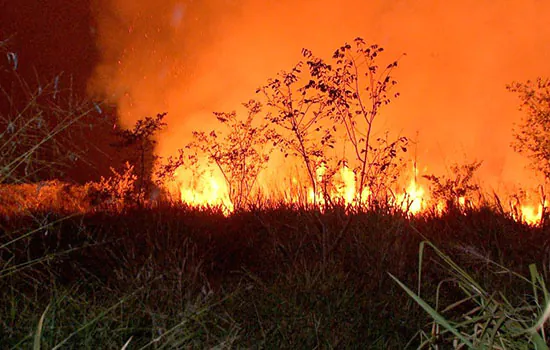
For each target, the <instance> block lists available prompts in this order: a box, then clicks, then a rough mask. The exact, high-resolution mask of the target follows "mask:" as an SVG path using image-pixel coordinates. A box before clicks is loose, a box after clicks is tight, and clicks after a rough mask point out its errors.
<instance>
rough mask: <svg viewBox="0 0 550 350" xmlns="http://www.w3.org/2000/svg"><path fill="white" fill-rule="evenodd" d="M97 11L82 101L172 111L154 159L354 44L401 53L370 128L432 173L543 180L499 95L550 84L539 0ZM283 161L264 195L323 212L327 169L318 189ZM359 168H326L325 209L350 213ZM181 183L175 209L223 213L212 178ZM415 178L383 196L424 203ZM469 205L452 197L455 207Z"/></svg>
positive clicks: (116, 2) (224, 4)
mask: <svg viewBox="0 0 550 350" xmlns="http://www.w3.org/2000/svg"><path fill="white" fill-rule="evenodd" d="M94 6H95V8H94V10H95V14H96V21H97V24H98V28H97V33H98V38H97V45H98V48H99V50H100V52H101V59H100V64H99V65H98V66H97V67H96V70H95V72H94V76H93V78H92V79H91V80H90V83H89V90H90V93H91V94H94V95H97V96H100V97H103V98H106V99H108V100H109V101H110V102H112V103H115V104H116V105H117V107H118V113H119V115H120V119H121V124H122V126H129V125H132V124H133V123H134V122H135V121H136V120H137V119H139V118H142V117H144V116H146V115H155V114H156V113H159V112H167V119H166V122H167V123H168V129H167V130H166V132H165V133H163V134H162V135H161V137H160V138H159V140H158V141H159V142H158V149H157V153H158V154H159V155H161V156H169V155H173V154H175V153H176V151H177V150H178V149H179V148H182V147H184V146H185V145H186V144H187V143H188V142H189V141H190V140H191V131H193V130H206V131H210V130H211V129H213V128H216V127H217V124H216V118H215V117H214V116H212V112H214V111H232V110H235V109H238V108H239V106H240V104H241V102H242V101H248V100H249V99H250V98H255V97H256V96H257V95H255V90H256V88H257V87H258V86H261V85H263V84H265V82H266V80H267V79H268V78H273V77H274V76H275V74H276V73H277V72H278V71H280V70H283V69H286V70H288V69H290V68H291V67H292V66H293V65H294V64H295V63H296V62H297V61H298V60H299V59H300V52H301V49H302V48H304V47H305V48H308V49H311V50H312V51H313V52H314V53H315V54H316V55H318V56H320V57H324V58H330V57H331V55H332V53H333V52H334V49H335V48H337V47H339V46H340V45H342V44H343V43H345V42H351V41H352V40H353V38H355V37H357V36H360V37H363V38H364V39H365V40H366V41H367V42H368V43H377V44H380V45H381V46H383V47H384V48H385V49H386V52H384V55H385V56H384V57H386V58H387V59H388V60H393V59H397V58H399V57H400V55H401V54H402V53H403V52H405V53H407V56H406V57H403V59H402V60H401V61H400V63H399V69H398V70H397V71H396V76H395V77H396V79H397V80H398V82H399V84H398V85H397V90H396V91H398V92H399V93H400V94H401V97H400V98H399V99H397V100H395V101H392V102H391V104H390V105H389V106H388V107H387V108H386V109H384V112H383V116H382V120H381V121H382V123H380V124H379V125H380V126H379V129H377V130H375V132H383V131H386V129H389V131H390V132H392V133H394V134H397V133H398V134H402V135H405V136H412V135H415V134H416V133H417V132H418V141H419V145H418V147H417V149H418V154H417V155H416V156H418V158H419V159H421V161H422V163H423V164H426V165H428V166H429V168H430V171H432V172H433V173H434V174H442V173H444V172H445V170H446V164H452V163H455V162H461V161H462V160H464V158H467V159H480V160H483V166H482V167H481V168H480V170H479V174H478V176H479V178H480V179H481V181H482V183H483V185H484V186H485V187H486V188H498V189H509V188H512V187H514V186H516V185H517V184H521V185H522V186H526V187H528V188H531V187H535V186H536V184H538V179H537V178H536V177H535V176H533V175H532V173H531V171H530V170H526V168H525V165H526V161H525V159H524V158H522V157H521V156H520V155H518V154H516V153H514V151H513V150H512V149H511V148H510V147H509V145H510V143H511V141H512V139H513V137H512V126H513V124H514V123H515V122H517V121H518V120H519V118H520V117H521V115H522V114H521V112H519V111H518V109H517V105H518V101H517V97H516V96H514V95H513V94H511V93H509V92H507V91H506V89H505V88H504V87H505V85H506V84H508V83H510V82H512V81H524V80H527V79H533V78H534V77H537V76H550V65H548V62H549V60H550V46H549V45H547V41H548V38H549V37H550V26H548V25H547V22H548V18H550V2H548V1H539V0H509V1H478V0H449V1H438V0H420V1H415V2H406V1H397V0H373V1H361V0H342V1H340V2H338V3H336V2H333V1H329V0H298V1H291V0H281V1H255V0H243V1H231V2H230V1H221V0H220V1H216V0H214V1H209V2H202V1H186V0H167V1H163V2H162V4H161V5H159V2H158V1H152V0H151V1H148V0H145V1H140V2H135V1H131V0H112V1H106V0H99V1H96V2H94ZM384 62H386V61H384ZM347 152H348V153H349V150H348V151H347ZM337 156H340V155H337ZM345 156H347V157H349V154H345ZM291 162H292V161H290V158H289V159H288V160H287V159H286V158H285V159H276V158H275V157H274V158H273V159H271V160H270V162H269V170H272V172H271V173H270V175H269V176H267V175H265V174H262V175H261V179H260V180H261V184H262V185H261V191H260V192H265V193H263V194H264V195H265V196H267V197H270V196H273V197H276V198H275V199H279V197H280V198H281V199H283V200H285V201H287V202H309V203H312V202H313V201H314V198H315V199H316V200H317V202H318V203H320V204H323V201H324V200H325V199H324V198H323V192H322V191H323V189H322V188H321V187H322V186H321V184H322V183H323V181H324V180H325V179H327V176H329V175H328V171H327V165H326V164H323V165H322V166H320V167H318V168H317V169H315V173H314V176H315V177H316V179H315V180H316V185H319V186H316V187H317V188H316V191H317V193H314V190H313V188H311V185H310V181H308V180H309V179H308V177H307V176H306V175H305V172H303V173H300V174H291V173H289V172H285V173H283V170H284V169H288V168H290V165H289V164H288V163H291ZM294 165H297V164H294ZM285 166H286V167H285ZM332 166H333V165H332ZM354 166H355V165H350V167H348V166H342V167H339V168H338V169H335V170H336V173H335V174H334V176H333V178H332V179H330V184H329V185H330V186H327V191H328V192H329V193H328V194H327V195H329V196H330V198H331V200H334V201H337V202H341V203H344V204H347V205H350V204H357V203H356V202H357V200H358V197H359V196H358V193H357V187H358V184H357V181H358V180H357V177H356V176H357V174H356V173H354V172H353V170H352V168H353V167H354ZM302 171H303V170H302ZM176 177H177V181H178V183H179V185H178V186H176V187H178V191H179V192H180V195H181V200H182V201H184V202H186V203H189V204H192V205H222V206H224V207H225V208H228V209H227V210H232V208H233V206H232V204H231V201H230V198H229V193H228V192H229V190H228V188H227V184H226V182H225V180H224V178H223V176H222V175H220V174H218V173H217V172H215V171H208V172H204V173H202V174H194V173H192V172H190V171H188V170H185V171H184V170H181V169H180V170H179V171H178V174H177V176H176ZM420 182H421V181H419V180H418V176H417V171H416V170H414V171H413V174H403V179H402V180H401V181H400V182H399V183H398V184H397V185H396V186H397V190H396V189H395V188H394V189H393V190H395V191H393V192H392V194H394V195H395V197H394V198H395V200H396V201H397V202H398V204H397V205H400V206H404V208H405V209H406V210H408V212H410V213H421V212H423V211H424V210H426V209H427V208H428V206H429V205H428V203H429V200H430V194H429V193H428V191H427V190H426V189H425V188H424V187H423V184H422V183H420ZM258 187H260V186H258ZM373 191H375V190H374V189H373ZM372 195H373V194H372V193H371V189H369V188H368V187H367V188H364V189H363V193H362V194H361V196H360V197H361V198H362V199H361V200H362V201H363V202H364V203H367V202H368V199H369V198H370V197H371V196H372ZM376 195H378V193H377V194H376ZM472 201H473V200H472V199H471V198H465V197H461V198H458V204H459V205H460V206H462V207H463V206H465V205H466V204H467V203H468V204H469V203H471V202H472ZM433 206H434V207H436V208H440V209H442V208H444V204H442V203H436V204H433ZM518 210H520V211H521V213H522V217H523V220H524V221H526V222H536V220H537V217H540V211H541V208H538V209H537V206H536V205H535V206H525V207H521V209H518ZM538 220H540V219H538Z"/></svg>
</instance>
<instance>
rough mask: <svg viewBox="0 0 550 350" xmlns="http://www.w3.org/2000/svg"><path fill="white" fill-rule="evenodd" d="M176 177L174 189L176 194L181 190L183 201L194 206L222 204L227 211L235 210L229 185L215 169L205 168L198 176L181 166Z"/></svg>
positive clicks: (180, 194)
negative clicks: (229, 192) (228, 188)
mask: <svg viewBox="0 0 550 350" xmlns="http://www.w3.org/2000/svg"><path fill="white" fill-rule="evenodd" d="M174 177H175V183H173V184H171V187H172V190H173V191H174V190H175V192H176V195H177V193H178V192H179V196H180V199H181V201H182V202H183V203H186V204H189V205H192V206H221V207H222V209H223V210H224V212H226V213H229V212H231V211H233V204H232V203H231V200H230V198H229V194H228V190H227V185H226V183H225V181H224V180H223V178H222V177H221V175H220V176H216V174H215V173H214V172H213V171H207V170H205V171H204V173H203V174H201V175H199V176H196V174H193V173H191V172H190V171H186V170H185V169H183V168H181V167H180V168H178V169H177V170H176V173H175V175H174ZM174 187H175V188H174Z"/></svg>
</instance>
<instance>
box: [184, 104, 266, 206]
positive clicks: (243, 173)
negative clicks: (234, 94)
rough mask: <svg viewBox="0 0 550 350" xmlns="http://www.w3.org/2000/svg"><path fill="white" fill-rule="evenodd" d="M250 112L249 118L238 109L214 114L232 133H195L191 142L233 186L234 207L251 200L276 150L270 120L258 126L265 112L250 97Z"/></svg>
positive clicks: (245, 105) (230, 189) (231, 198)
mask: <svg viewBox="0 0 550 350" xmlns="http://www.w3.org/2000/svg"><path fill="white" fill-rule="evenodd" d="M243 105H244V107H245V108H246V109H247V111H248V115H247V117H246V119H244V120H243V119H240V118H239V117H238V116H237V113H236V112H235V111H233V112H230V113H224V112H220V113H214V115H215V116H216V118H217V120H218V121H219V122H220V123H221V124H222V125H224V126H225V127H226V128H227V130H228V132H227V134H226V135H223V134H222V133H221V132H219V133H217V132H215V131H211V132H210V133H208V134H207V133H205V132H199V131H195V132H193V137H194V141H193V142H192V144H191V145H190V147H191V148H196V149H199V150H200V151H202V152H203V153H205V154H207V155H208V158H209V159H210V161H212V162H213V163H214V164H215V165H216V167H217V168H218V169H219V170H220V172H221V173H222V175H223V178H224V180H225V182H226V184H227V187H228V189H229V199H230V200H231V202H232V204H233V206H234V208H236V209H240V208H244V207H245V206H246V205H247V204H249V201H250V200H251V195H252V193H253V190H254V187H255V185H256V182H257V179H258V175H259V173H260V172H261V171H262V170H263V169H265V167H266V165H267V162H268V161H269V155H270V153H271V151H272V149H273V148H272V147H271V146H270V145H271V144H272V143H273V142H274V139H275V138H276V137H275V135H274V133H273V130H272V129H270V128H269V127H268V124H266V123H260V125H257V123H256V120H257V117H258V114H259V113H260V112H261V111H262V106H261V104H260V103H259V102H257V101H254V100H250V101H249V102H247V103H244V104H243Z"/></svg>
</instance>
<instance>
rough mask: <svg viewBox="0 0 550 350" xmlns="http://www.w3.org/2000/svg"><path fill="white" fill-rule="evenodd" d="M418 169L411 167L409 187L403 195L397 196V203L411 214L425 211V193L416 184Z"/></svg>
mask: <svg viewBox="0 0 550 350" xmlns="http://www.w3.org/2000/svg"><path fill="white" fill-rule="evenodd" d="M417 176H418V169H417V168H416V167H413V169H412V176H411V180H410V183H409V186H408V187H407V188H406V190H405V191H404V193H401V194H398V195H397V202H398V203H401V207H402V208H403V210H405V211H406V212H409V213H412V214H418V213H421V212H422V211H423V210H425V209H426V202H425V198H424V197H425V191H424V189H423V188H422V187H420V186H419V185H418V184H417V180H416V179H417Z"/></svg>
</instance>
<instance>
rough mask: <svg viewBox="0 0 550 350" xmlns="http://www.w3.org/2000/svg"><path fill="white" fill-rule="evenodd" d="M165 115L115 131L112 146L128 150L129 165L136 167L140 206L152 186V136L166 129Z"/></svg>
mask: <svg viewBox="0 0 550 350" xmlns="http://www.w3.org/2000/svg"><path fill="white" fill-rule="evenodd" d="M165 116H166V113H162V114H157V116H156V117H154V118H153V117H146V118H145V119H140V120H138V121H137V122H136V123H135V125H134V127H133V128H132V129H124V130H117V131H116V136H117V137H118V138H119V141H118V142H117V143H115V144H113V146H114V147H117V148H120V149H129V150H130V152H131V158H132V159H131V160H130V161H131V163H133V164H134V165H137V167H138V172H139V173H138V179H137V187H136V194H137V199H138V203H139V204H142V203H143V200H144V198H145V197H144V195H145V193H146V192H148V190H150V186H151V184H152V180H151V169H152V168H153V163H154V162H155V160H156V159H157V157H156V156H155V155H153V151H154V148H155V145H156V143H157V142H156V140H155V139H154V136H155V135H156V134H157V133H158V132H159V131H161V130H162V129H164V128H165V127H166V123H165V122H164V121H163V119H164V117H165Z"/></svg>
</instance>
